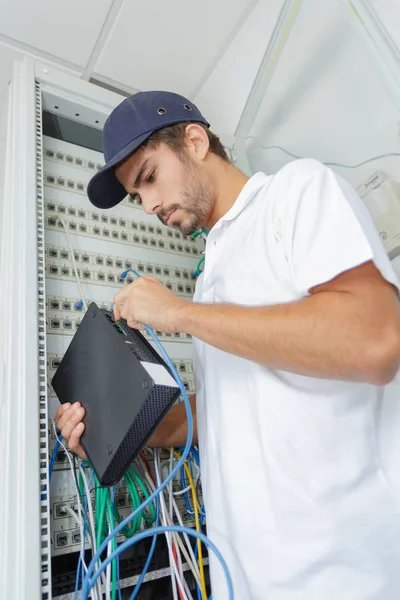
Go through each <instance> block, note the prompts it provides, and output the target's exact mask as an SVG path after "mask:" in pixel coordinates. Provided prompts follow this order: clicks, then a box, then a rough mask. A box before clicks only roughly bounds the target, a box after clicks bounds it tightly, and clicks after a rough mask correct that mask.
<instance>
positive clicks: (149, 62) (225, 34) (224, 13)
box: [94, 0, 254, 95]
mask: <svg viewBox="0 0 400 600" xmlns="http://www.w3.org/2000/svg"><path fill="white" fill-rule="evenodd" d="M252 4H254V1H253V0H234V1H232V0H218V1H217V2H216V1H215V0H202V2H201V3H197V2H188V0H169V1H168V2H160V0H147V1H146V2H143V0H125V3H124V5H123V6H122V8H121V11H120V13H119V15H118V18H117V19H116V22H115V24H114V27H113V29H112V31H111V33H110V36H109V38H108V40H107V42H106V43H105V46H104V48H103V51H102V53H101V54H100V56H99V59H98V61H97V64H96V65H95V67H94V71H95V73H96V76H98V77H100V78H101V76H104V77H107V78H108V79H110V80H113V81H117V82H120V83H121V84H123V85H127V86H131V87H134V88H136V89H141V90H149V89H165V90H171V91H175V92H180V93H182V94H184V95H190V93H191V92H192V91H193V90H195V89H196V87H197V86H198V84H199V82H200V81H201V80H202V78H204V76H206V75H207V73H208V72H209V71H210V69H212V67H213V64H214V63H215V61H216V60H218V59H219V58H220V57H221V55H222V54H223V51H224V47H225V45H226V44H227V42H228V41H229V38H230V33H231V31H232V29H234V28H236V27H237V25H238V23H239V24H240V19H241V17H242V15H243V14H244V13H245V12H246V10H247V9H248V7H249V5H252Z"/></svg>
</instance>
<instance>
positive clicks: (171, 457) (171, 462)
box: [159, 446, 190, 595]
mask: <svg viewBox="0 0 400 600" xmlns="http://www.w3.org/2000/svg"><path fill="white" fill-rule="evenodd" d="M159 466H160V464H159ZM173 468H174V448H173V447H172V446H171V448H170V450H169V469H170V471H169V472H171V471H172V469H173ZM160 472H161V468H160ZM172 486H173V481H172V479H171V480H170V482H169V485H168V496H169V510H168V516H169V523H170V524H171V525H173V523H174V516H173V504H172V503H173V500H174V496H173V495H172ZM174 539H175V542H176V544H175V546H176V549H177V551H176V557H177V560H178V570H179V575H180V577H181V581H182V582H183V584H184V586H185V588H186V591H187V592H189V595H190V590H189V588H188V586H187V583H186V579H185V576H184V574H183V566H182V558H181V553H180V552H179V548H178V545H179V543H178V539H179V535H177V534H176V533H175V534H174Z"/></svg>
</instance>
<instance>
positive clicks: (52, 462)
mask: <svg viewBox="0 0 400 600" xmlns="http://www.w3.org/2000/svg"><path fill="white" fill-rule="evenodd" d="M59 434H60V432H59V431H57V435H59ZM59 447H60V440H59V439H58V438H57V441H56V444H55V446H54V448H53V452H52V454H51V459H50V465H49V483H50V479H51V476H52V474H53V470H54V463H55V462H56V458H57V452H58V449H59ZM46 490H47V487H46V486H44V488H43V492H45V491H46ZM40 499H41V500H46V494H44V493H42V494H41V496H40Z"/></svg>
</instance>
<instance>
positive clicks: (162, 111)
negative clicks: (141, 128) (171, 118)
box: [157, 108, 167, 115]
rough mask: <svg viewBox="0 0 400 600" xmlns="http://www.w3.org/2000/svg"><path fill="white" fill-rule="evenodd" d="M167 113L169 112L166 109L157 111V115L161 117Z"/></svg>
mask: <svg viewBox="0 0 400 600" xmlns="http://www.w3.org/2000/svg"><path fill="white" fill-rule="evenodd" d="M166 112H167V110H166V109H165V108H158V109H157V113H158V114H159V115H165V113H166Z"/></svg>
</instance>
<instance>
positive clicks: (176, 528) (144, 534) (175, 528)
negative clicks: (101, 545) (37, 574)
mask: <svg viewBox="0 0 400 600" xmlns="http://www.w3.org/2000/svg"><path fill="white" fill-rule="evenodd" d="M164 483H165V481H164ZM169 531H170V532H176V533H186V534H187V535H190V536H192V537H194V538H196V539H199V540H200V541H201V542H202V543H203V544H204V545H205V546H207V547H208V548H209V549H210V550H212V551H213V553H214V554H215V556H216V557H217V559H218V560H219V562H220V564H221V566H222V569H223V571H224V575H225V579H226V583H227V588H228V600H234V599H235V595H234V591H233V584H232V578H231V576H230V573H229V569H228V565H227V564H226V562H225V560H224V557H223V556H222V554H221V553H220V551H219V550H218V548H217V547H216V545H215V544H214V543H213V542H212V541H211V540H210V539H209V538H208V537H207V536H205V535H204V533H201V532H199V531H195V530H193V529H191V528H190V527H181V526H180V525H165V526H163V527H155V528H153V529H146V530H144V531H141V532H140V533H138V534H137V535H135V536H134V537H133V538H130V539H129V540H126V541H125V542H123V543H122V544H120V545H119V546H118V548H117V549H116V550H115V551H114V552H113V553H112V554H111V555H110V556H108V557H107V558H106V559H105V560H104V562H103V563H102V564H101V566H100V568H99V569H98V571H96V572H95V573H94V574H93V570H92V571H91V573H89V569H91V566H90V565H89V568H88V575H87V576H86V578H85V581H84V587H83V589H82V596H81V600H87V598H88V591H89V590H88V587H90V588H91V587H93V586H94V585H95V583H96V581H97V579H98V578H99V577H100V576H101V574H102V573H103V571H104V569H106V568H107V565H108V563H109V562H110V561H111V560H113V559H114V558H115V557H116V556H119V555H120V554H122V553H123V552H124V551H125V550H127V549H128V548H130V547H131V546H133V545H134V544H137V543H138V542H141V541H142V540H144V539H146V538H148V537H151V536H154V535H160V534H164V533H166V532H169ZM92 574H93V575H92ZM91 575H92V578H91V579H89V578H90V576H91Z"/></svg>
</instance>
